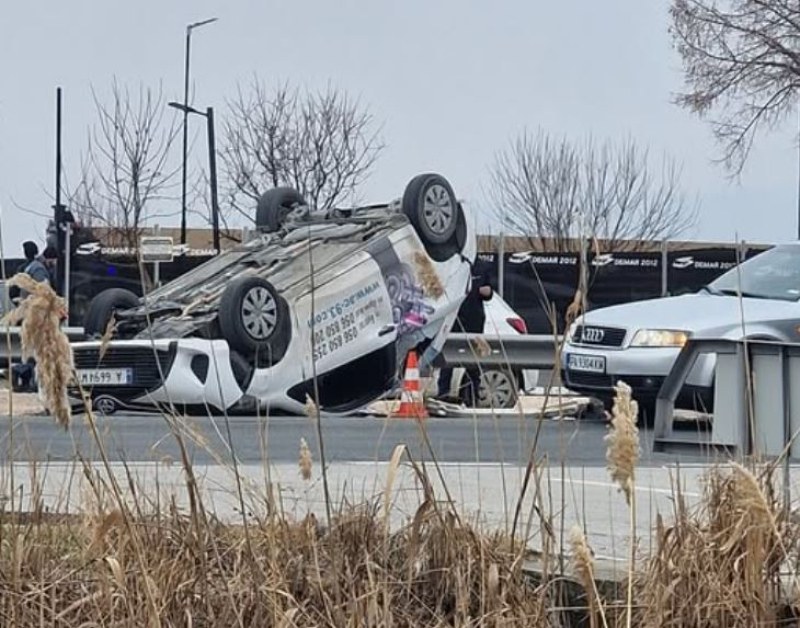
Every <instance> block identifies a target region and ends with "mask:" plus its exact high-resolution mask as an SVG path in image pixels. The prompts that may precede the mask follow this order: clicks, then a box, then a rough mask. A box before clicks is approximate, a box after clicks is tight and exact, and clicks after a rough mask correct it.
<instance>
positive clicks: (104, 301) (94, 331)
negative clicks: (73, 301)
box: [83, 288, 139, 338]
mask: <svg viewBox="0 0 800 628" xmlns="http://www.w3.org/2000/svg"><path fill="white" fill-rule="evenodd" d="M138 305H139V297H137V296H136V295H135V294H134V293H133V292H131V291H130V290H126V289H125V288H108V289H107V290H103V291H102V292H101V293H99V294H98V295H97V296H95V297H94V298H93V299H92V302H91V303H90V304H89V309H88V311H87V312H86V317H85V318H84V319H83V332H84V334H86V336H87V337H90V338H91V337H92V336H96V335H102V334H104V333H105V331H106V327H107V326H108V321H110V320H111V317H112V316H114V315H115V314H116V313H117V312H119V311H122V310H129V309H131V308H134V307H137V306H138Z"/></svg>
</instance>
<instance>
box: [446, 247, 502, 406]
mask: <svg viewBox="0 0 800 628" xmlns="http://www.w3.org/2000/svg"><path fill="white" fill-rule="evenodd" d="M493 294H494V289H493V288H492V284H491V280H490V279H489V265H488V264H487V263H486V262H484V261H483V260H481V259H480V258H479V259H476V260H475V263H474V264H473V265H472V280H471V283H470V289H469V292H468V293H467V296H466V297H465V298H464V301H463V302H462V303H461V307H460V308H459V310H458V315H457V317H456V322H455V325H453V332H455V333H467V334H482V333H483V328H484V325H485V324H486V312H485V311H484V307H483V304H484V303H485V302H486V301H488V300H489V299H491V298H492V295H493ZM452 376H453V369H452V368H450V367H445V368H442V369H441V370H440V371H439V381H438V396H439V397H447V395H448V393H449V391H450V379H451V378H452ZM466 376H467V377H466V379H467V382H466V390H465V393H466V398H467V400H468V402H469V404H470V405H472V406H474V405H475V402H476V400H477V397H478V388H479V386H480V381H481V373H480V368H478V367H474V366H473V367H468V368H466ZM463 386H464V385H463V384H462V389H463ZM462 397H463V395H462Z"/></svg>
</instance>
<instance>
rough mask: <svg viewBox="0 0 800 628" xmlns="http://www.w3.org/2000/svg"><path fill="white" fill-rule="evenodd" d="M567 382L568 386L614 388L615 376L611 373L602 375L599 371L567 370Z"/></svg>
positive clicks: (599, 388)
mask: <svg viewBox="0 0 800 628" xmlns="http://www.w3.org/2000/svg"><path fill="white" fill-rule="evenodd" d="M566 384H567V388H569V387H570V386H581V387H586V388H596V389H598V390H613V388H614V378H613V377H611V376H610V375H600V374H598V373H581V372H580V371H567V373H566Z"/></svg>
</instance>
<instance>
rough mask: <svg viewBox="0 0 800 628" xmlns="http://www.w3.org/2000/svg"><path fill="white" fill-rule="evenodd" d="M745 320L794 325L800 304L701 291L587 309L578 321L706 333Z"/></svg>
mask: <svg viewBox="0 0 800 628" xmlns="http://www.w3.org/2000/svg"><path fill="white" fill-rule="evenodd" d="M742 314H744V316H742ZM742 321H744V323H745V324H749V325H753V324H759V323H770V322H773V321H786V322H787V323H788V324H789V325H790V326H792V327H793V326H794V324H795V322H793V321H796V322H798V323H800V303H796V302H792V301H782V300H778V299H741V300H740V299H738V298H737V297H734V296H717V295H712V294H705V293H698V294H687V295H682V296H679V297H665V298H661V299H648V300H646V301H636V302H633V303H625V304H622V305H613V306H610V307H605V308H600V309H597V310H592V311H589V312H587V313H586V314H585V315H584V316H582V317H581V319H579V321H578V322H579V323H581V324H585V325H598V326H607V327H624V328H627V329H676V330H677V329H679V330H685V331H688V332H691V333H692V334H693V335H700V336H704V335H715V334H723V333H725V331H726V330H730V329H737V328H738V329H739V330H741V326H742ZM777 335H782V334H777Z"/></svg>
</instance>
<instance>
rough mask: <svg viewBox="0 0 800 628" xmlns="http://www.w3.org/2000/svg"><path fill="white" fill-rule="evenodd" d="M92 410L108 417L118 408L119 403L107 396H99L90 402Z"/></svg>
mask: <svg viewBox="0 0 800 628" xmlns="http://www.w3.org/2000/svg"><path fill="white" fill-rule="evenodd" d="M92 408H93V409H94V411H95V412H98V413H100V414H104V415H106V416H110V415H112V414H114V413H115V412H116V411H117V409H118V408H119V403H118V402H117V400H116V399H114V397H109V396H108V395H101V396H100V397H97V398H96V399H95V400H94V401H93V402H92Z"/></svg>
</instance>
